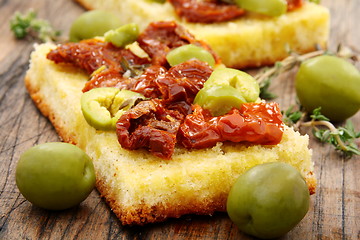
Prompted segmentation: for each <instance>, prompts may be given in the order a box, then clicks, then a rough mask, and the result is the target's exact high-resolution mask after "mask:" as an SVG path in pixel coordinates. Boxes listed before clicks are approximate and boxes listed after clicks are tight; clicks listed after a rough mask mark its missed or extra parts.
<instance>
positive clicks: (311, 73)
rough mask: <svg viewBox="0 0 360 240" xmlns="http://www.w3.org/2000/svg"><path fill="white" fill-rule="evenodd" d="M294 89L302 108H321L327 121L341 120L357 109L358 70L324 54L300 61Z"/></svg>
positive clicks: (359, 106) (359, 104) (359, 101)
mask: <svg viewBox="0 0 360 240" xmlns="http://www.w3.org/2000/svg"><path fill="white" fill-rule="evenodd" d="M295 88H296V93H297V96H298V98H299V101H300V103H301V105H302V106H303V107H304V108H305V110H306V111H308V112H312V111H313V110H314V109H315V108H318V107H321V113H322V114H324V115H325V116H326V117H328V118H330V120H331V121H335V122H339V121H343V120H345V119H347V118H349V117H351V116H352V115H354V114H355V113H356V112H357V111H358V110H359V109H360V72H359V70H358V69H357V68H356V67H355V66H354V65H352V64H351V63H349V62H348V61H346V60H344V59H342V58H339V57H335V56H326V55H324V56H318V57H315V58H312V59H309V60H306V61H304V62H303V63H302V64H301V65H300V68H299V71H298V72H297V74H296V80H295Z"/></svg>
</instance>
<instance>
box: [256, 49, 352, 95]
mask: <svg viewBox="0 0 360 240" xmlns="http://www.w3.org/2000/svg"><path fill="white" fill-rule="evenodd" d="M316 49H317V50H316V51H313V52H309V53H306V54H303V55H299V54H298V53H296V52H293V51H291V50H288V51H287V52H288V54H289V56H288V57H286V58H285V59H284V60H282V61H278V62H276V63H275V64H274V66H273V67H270V68H269V67H265V68H263V69H261V70H260V71H259V72H258V73H257V74H256V75H255V76H254V78H255V79H256V81H257V82H258V83H259V86H260V97H261V98H262V99H266V100H270V99H274V98H276V97H277V96H276V95H275V94H274V93H272V92H270V91H269V87H270V85H271V82H272V80H273V79H274V78H276V77H278V76H279V75H280V74H282V73H285V72H289V71H291V70H293V69H294V68H296V67H299V66H300V64H301V63H302V62H303V61H305V60H308V59H310V58H313V57H317V56H320V55H325V54H327V55H335V56H338V57H341V58H345V59H349V60H352V61H355V62H356V61H358V59H359V57H358V55H356V54H355V53H354V52H353V51H352V49H350V48H348V47H345V46H344V45H342V44H339V45H338V46H337V49H336V52H335V53H334V52H330V51H327V50H324V49H321V48H320V47H319V46H316Z"/></svg>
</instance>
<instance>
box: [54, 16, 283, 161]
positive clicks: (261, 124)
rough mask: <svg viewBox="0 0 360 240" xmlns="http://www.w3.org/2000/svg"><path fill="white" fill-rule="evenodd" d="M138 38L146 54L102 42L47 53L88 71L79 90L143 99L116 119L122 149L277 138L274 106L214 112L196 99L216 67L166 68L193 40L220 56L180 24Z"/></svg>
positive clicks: (158, 151)
mask: <svg viewBox="0 0 360 240" xmlns="http://www.w3.org/2000/svg"><path fill="white" fill-rule="evenodd" d="M137 41H138V43H139V46H140V47H141V48H142V49H143V50H144V51H145V52H146V53H147V54H148V56H149V58H147V57H144V58H142V57H139V56H137V55H135V54H134V53H132V52H131V51H130V50H128V49H126V48H117V47H115V46H113V45H112V44H111V43H104V42H102V41H99V40H84V41H82V42H80V43H67V44H63V45H61V46H59V47H58V48H57V49H55V50H52V51H51V52H50V53H49V54H48V55H47V57H48V59H50V60H53V61H54V62H55V63H71V64H73V65H75V66H77V67H79V68H82V69H84V70H85V71H87V72H88V73H89V74H91V78H90V81H88V82H87V83H86V85H85V87H84V89H83V91H84V92H87V91H89V90H90V89H93V88H98V87H117V88H119V89H127V90H132V91H134V92H138V93H141V94H142V95H144V96H145V97H146V98H147V99H146V100H145V101H141V102H140V103H138V104H137V105H135V106H134V107H133V108H131V109H130V110H128V111H127V112H125V113H124V114H123V115H122V116H120V118H119V120H118V121H117V123H116V133H117V136H118V140H119V143H120V144H121V146H122V147H123V148H125V149H129V150H134V149H139V148H147V149H148V150H149V151H150V152H151V153H152V154H154V155H155V156H158V157H160V158H164V159H169V158H171V156H172V154H173V152H174V149H175V146H176V145H177V144H178V145H180V146H183V147H186V148H189V149H190V148H207V147H212V146H214V145H215V144H216V143H217V142H220V141H232V142H248V143H252V144H264V145H272V144H277V143H279V142H280V140H281V138H282V130H283V129H282V128H283V125H282V120H281V112H280V110H279V107H278V106H277V105H276V104H275V103H264V102H261V103H244V104H243V105H242V106H241V108H240V109H236V108H234V109H232V110H231V111H230V112H228V113H226V114H225V115H221V116H217V117H214V116H212V115H211V113H210V111H208V110H205V109H203V108H201V107H200V106H199V105H196V104H195V105H194V104H193V101H194V98H195V96H196V94H197V93H198V92H199V91H200V89H202V88H203V86H204V83H205V81H206V80H207V79H208V78H209V77H210V75H211V74H212V72H213V68H212V67H211V66H210V65H209V64H208V63H207V62H203V61H200V60H197V59H190V60H188V61H185V62H182V63H180V64H177V65H174V66H173V67H170V65H169V64H168V62H167V60H166V54H167V53H168V52H169V51H171V50H172V49H174V48H176V47H180V46H183V45H186V44H194V45H196V46H201V47H203V48H204V49H206V50H208V51H209V52H210V53H211V54H212V55H213V56H214V59H215V61H216V64H219V63H220V62H221V61H220V59H219V57H218V56H217V55H216V54H214V53H213V52H212V50H211V49H210V47H208V46H207V45H206V44H205V43H203V42H201V41H197V40H196V39H195V38H194V37H193V36H192V35H191V34H190V33H188V32H187V31H185V30H184V29H183V28H182V27H181V26H179V25H177V24H176V23H174V22H158V23H152V24H150V26H149V27H148V28H147V29H146V30H145V31H144V32H143V33H142V34H140V36H139V38H138V39H137ZM104 66H105V67H104Z"/></svg>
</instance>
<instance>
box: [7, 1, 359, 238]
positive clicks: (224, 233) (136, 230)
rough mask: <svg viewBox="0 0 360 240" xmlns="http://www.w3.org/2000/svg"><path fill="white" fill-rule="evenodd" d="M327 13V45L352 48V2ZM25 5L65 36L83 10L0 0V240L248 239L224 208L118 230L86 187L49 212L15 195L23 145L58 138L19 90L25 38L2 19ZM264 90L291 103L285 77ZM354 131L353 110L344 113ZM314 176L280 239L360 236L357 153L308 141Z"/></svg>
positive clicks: (27, 46) (333, 4)
mask: <svg viewBox="0 0 360 240" xmlns="http://www.w3.org/2000/svg"><path fill="white" fill-rule="evenodd" d="M322 4H323V5H325V6H327V7H329V8H330V10H331V15H332V22H331V38H330V43H329V48H330V49H331V50H334V49H335V48H336V45H337V44H338V43H340V42H341V43H343V44H345V45H347V46H350V47H352V48H353V50H355V51H357V52H358V53H359V52H360V31H359V30H358V29H359V26H358V23H357V22H358V16H359V14H360V5H359V4H358V0H341V1H339V0H323V1H322ZM29 8H33V9H34V10H36V11H37V12H38V15H39V16H40V17H41V18H44V19H48V20H49V21H50V22H51V23H52V24H53V25H54V26H55V28H56V29H61V30H63V34H64V35H67V32H68V29H69V26H70V23H71V22H72V21H73V20H74V19H75V17H76V16H78V15H79V14H80V13H82V12H83V11H84V10H83V9H82V8H81V7H80V6H78V5H77V4H76V3H74V2H72V1H70V0H57V1H52V0H27V1H24V0H0V32H1V35H0V63H1V64H0V239H252V238H250V237H248V236H245V235H244V234H242V233H241V232H240V231H239V230H238V229H237V228H236V227H235V225H234V224H232V223H231V221H230V220H229V218H228V217H227V215H226V214H225V213H219V214H215V216H186V217H183V218H181V219H172V220H169V221H166V222H164V223H160V224H152V225H148V226H145V227H123V226H121V224H120V222H119V221H118V220H117V218H116V217H115V215H114V214H113V213H112V212H111V211H110V209H109V207H108V206H107V205H106V204H105V202H104V201H103V200H102V199H101V198H100V197H99V194H98V192H97V191H93V192H92V193H91V195H90V197H89V198H87V199H86V200H85V201H84V202H83V203H82V204H81V205H80V206H79V207H75V208H73V209H70V210H66V211H61V212H51V211H45V210H42V209H39V208H37V207H33V206H32V205H31V204H30V203H29V202H27V201H26V200H25V199H24V198H23V196H22V195H21V194H20V193H19V191H18V189H17V187H16V184H15V178H14V175H15V167H16V163H17V161H18V159H19V156H20V154H21V153H22V152H23V151H24V150H25V149H27V148H29V147H31V146H33V145H35V144H39V143H43V142H49V141H58V138H57V135H56V133H55V131H54V129H53V128H52V126H51V124H50V123H49V121H47V120H46V119H45V118H44V117H43V116H41V114H40V113H39V111H38V110H37V109H36V108H35V106H34V104H33V103H32V101H31V99H30V98H29V96H28V94H27V93H26V91H25V88H24V84H23V77H24V74H25V71H26V70H27V68H28V59H29V54H30V52H31V51H32V49H33V47H32V43H30V42H27V41H19V40H15V39H14V37H13V35H12V34H11V32H10V30H9V19H10V17H11V16H12V15H13V13H14V12H15V11H21V12H25V11H27V10H28V9H29ZM272 89H273V90H274V91H275V92H277V93H278V94H279V96H280V97H279V98H278V99H277V101H278V102H280V104H281V107H282V109H285V108H287V106H289V105H290V104H292V103H294V102H295V94H294V84H293V75H292V74H288V75H285V76H283V77H281V78H279V79H277V80H276V81H275V82H274V84H273V86H272ZM352 120H353V121H354V123H355V127H356V129H357V130H358V131H359V130H360V113H358V114H357V115H356V116H355V117H353V118H352ZM310 146H311V147H312V148H313V152H314V154H313V159H314V161H315V169H316V174H317V179H318V188H317V193H316V195H314V196H312V197H311V209H310V211H309V212H308V214H307V216H306V217H305V218H304V219H303V221H302V222H301V223H300V224H299V225H298V226H297V227H296V228H295V229H293V230H292V231H291V232H290V233H289V234H287V235H286V236H285V237H283V239H360V190H359V188H360V184H359V183H360V175H359V174H358V172H360V158H359V157H355V158H353V159H351V160H346V159H344V158H342V157H341V156H340V155H339V154H338V153H336V152H334V151H333V149H332V148H331V147H329V146H325V145H322V144H320V143H318V142H317V141H316V140H314V139H313V138H311V142H310Z"/></svg>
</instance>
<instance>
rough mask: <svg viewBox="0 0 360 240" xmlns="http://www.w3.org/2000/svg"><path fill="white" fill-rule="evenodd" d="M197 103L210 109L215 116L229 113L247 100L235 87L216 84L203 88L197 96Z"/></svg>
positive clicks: (195, 101)
mask: <svg viewBox="0 0 360 240" xmlns="http://www.w3.org/2000/svg"><path fill="white" fill-rule="evenodd" d="M194 103H195V104H199V105H200V106H201V107H203V108H204V109H208V110H209V111H210V112H211V114H212V115H213V116H220V115H224V114H226V113H228V112H229V111H230V110H231V109H232V108H234V107H235V108H240V106H241V105H242V104H243V103H246V100H245V99H244V97H243V96H242V94H241V93H240V92H239V91H237V90H236V89H235V88H233V87H231V86H228V85H214V86H212V87H209V88H202V89H201V90H200V91H199V92H198V93H197V94H196V97H195V100H194Z"/></svg>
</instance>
